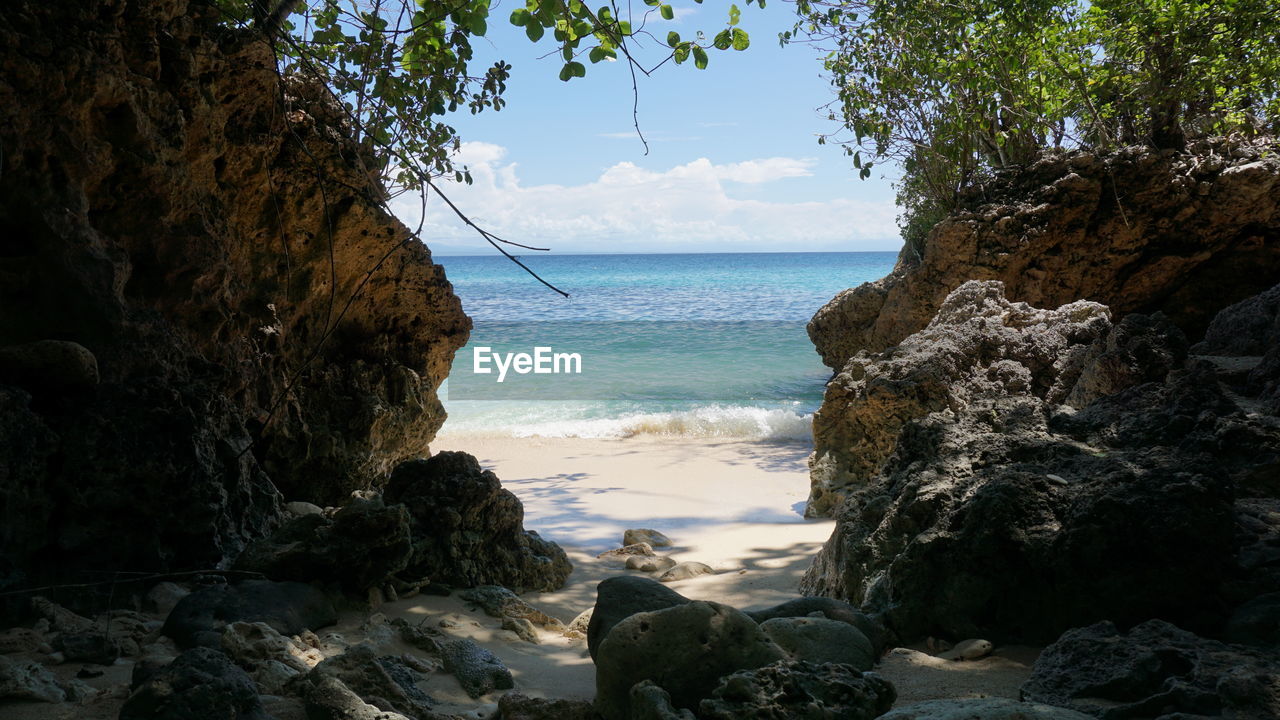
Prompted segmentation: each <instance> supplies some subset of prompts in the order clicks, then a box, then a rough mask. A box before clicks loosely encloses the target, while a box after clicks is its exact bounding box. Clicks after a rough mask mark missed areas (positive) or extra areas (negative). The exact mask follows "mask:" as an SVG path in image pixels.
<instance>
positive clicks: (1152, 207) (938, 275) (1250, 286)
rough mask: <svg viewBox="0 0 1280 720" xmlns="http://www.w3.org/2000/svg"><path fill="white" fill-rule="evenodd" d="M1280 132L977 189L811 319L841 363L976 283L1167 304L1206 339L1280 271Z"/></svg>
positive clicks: (1053, 168)
mask: <svg viewBox="0 0 1280 720" xmlns="http://www.w3.org/2000/svg"><path fill="white" fill-rule="evenodd" d="M1275 150H1276V147H1275V143H1274V141H1257V142H1256V143H1253V144H1241V143H1239V142H1230V143H1229V142H1226V141H1222V140H1214V141H1202V142H1199V143H1193V144H1192V145H1191V146H1190V147H1188V149H1187V150H1186V152H1184V153H1174V152H1172V151H1149V150H1143V149H1141V148H1127V149H1123V150H1120V151H1117V152H1115V153H1111V154H1105V155H1101V154H1092V153H1070V154H1063V155H1057V156H1052V157H1049V158H1046V159H1044V160H1041V161H1039V162H1037V163H1035V164H1034V165H1032V166H1030V167H1029V168H1025V169H1023V170H1020V171H1015V172H1010V173H1009V174H1008V175H1005V176H1002V177H997V178H996V179H995V180H993V181H991V182H989V183H987V184H984V185H982V186H980V187H977V188H974V189H972V190H971V191H970V192H969V193H968V194H967V195H966V196H965V197H963V198H962V199H961V207H960V209H959V210H958V211H957V212H955V213H954V214H953V215H952V216H951V217H949V218H947V219H946V220H944V221H942V222H941V223H939V224H938V225H937V226H936V227H935V228H934V229H933V231H932V233H930V235H929V238H928V241H927V243H926V246H925V249H924V253H923V256H922V257H920V258H915V257H910V258H908V257H905V256H904V257H903V258H902V259H901V260H900V261H899V266H898V268H897V270H896V271H895V272H894V273H893V274H891V275H890V276H888V277H887V278H884V279H882V280H880V281H877V282H874V283H865V284H863V285H861V286H859V287H856V288H851V289H849V290H846V291H844V292H842V293H840V294H839V295H837V296H836V297H835V298H833V299H832V300H831V302H829V303H827V305H825V306H824V307H823V308H822V309H820V310H819V311H818V312H817V314H815V315H814V317H813V320H812V321H811V322H810V323H809V337H810V338H811V339H812V340H813V343H814V345H815V346H816V347H817V350H818V353H819V354H820V355H821V356H822V359H823V362H825V363H826V364H827V365H828V366H829V367H830V368H831V369H832V370H834V371H836V372H839V371H840V370H843V369H844V365H845V362H846V361H847V360H848V359H849V358H851V357H853V356H854V355H855V354H856V353H857V352H859V351H862V350H865V351H868V352H873V353H875V352H880V351H881V350H883V349H885V348H886V347H889V346H890V345H895V344H897V343H899V342H901V341H902V340H903V339H904V338H906V337H907V336H908V335H911V334H912V333H914V332H917V331H919V330H922V329H923V328H924V327H925V326H926V325H928V324H929V321H930V320H932V319H933V316H934V314H935V313H936V312H937V310H938V307H939V306H940V305H941V304H942V301H943V300H944V299H945V298H946V297H947V295H948V294H950V293H951V291H952V290H955V289H956V288H957V287H959V286H960V285H961V284H962V283H964V282H965V281H968V280H999V281H1001V282H1003V283H1004V285H1005V292H1006V294H1007V296H1008V298H1009V299H1010V300H1014V301H1022V302H1027V303H1030V304H1031V305H1033V306H1035V307H1045V308H1053V307H1059V306H1061V305H1065V304H1067V303H1070V302H1074V301H1076V300H1092V301H1095V302H1100V303H1102V304H1104V305H1107V306H1108V307H1110V308H1111V311H1112V313H1113V314H1114V315H1115V316H1116V318H1117V319H1118V318H1120V317H1123V316H1124V315H1127V314H1129V313H1131V312H1141V313H1148V314H1150V313H1153V312H1155V311H1160V312H1162V313H1164V314H1165V315H1167V316H1168V317H1169V318H1171V319H1172V320H1173V321H1174V323H1175V324H1176V325H1177V326H1178V327H1179V328H1180V329H1182V331H1183V332H1185V333H1186V334H1187V336H1188V337H1191V338H1197V337H1199V336H1200V335H1201V334H1202V333H1203V332H1204V330H1205V327H1206V326H1207V324H1208V322H1209V320H1211V319H1212V318H1213V316H1214V313H1216V312H1217V311H1218V310H1220V309H1222V308H1223V307H1225V306H1226V305H1228V304H1230V303H1232V302H1235V301H1237V300H1240V299H1242V298H1246V297H1249V296H1251V295H1255V294H1257V293H1259V292H1262V291H1263V290H1265V289H1267V288H1269V287H1271V286H1272V285H1274V284H1275V282H1276V280H1277V279H1280V158H1277V157H1276V152H1275Z"/></svg>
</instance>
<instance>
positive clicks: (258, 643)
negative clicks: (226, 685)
mask: <svg viewBox="0 0 1280 720" xmlns="http://www.w3.org/2000/svg"><path fill="white" fill-rule="evenodd" d="M221 649H222V652H223V653H224V654H226V656H227V657H229V658H231V659H232V660H233V661H234V662H235V663H236V664H237V665H239V666H240V667H242V668H244V669H245V670H247V671H248V672H249V673H250V674H252V675H253V676H254V679H255V680H258V682H259V684H262V682H263V679H262V678H261V677H259V676H258V670H259V669H261V668H264V667H265V668H266V670H265V673H266V674H269V675H271V676H272V677H278V676H279V675H280V672H279V668H277V667H276V665H280V666H283V667H284V668H286V669H288V670H291V671H292V673H291V675H299V674H302V673H307V672H310V671H311V668H313V667H315V666H316V665H318V664H320V661H321V660H323V659H324V655H322V654H321V653H320V651H319V650H317V649H315V648H312V647H307V646H305V645H303V644H302V643H299V642H298V641H296V640H294V639H292V638H288V637H285V636H283V635H281V634H280V633H278V632H276V631H275V629H274V628H272V627H271V626H270V625H268V624H266V623H261V622H254V623H248V622H233V623H230V624H228V625H227V627H226V629H225V630H223V631H222V642H221ZM268 666H269V667H268Z"/></svg>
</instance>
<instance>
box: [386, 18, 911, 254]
mask: <svg viewBox="0 0 1280 720" xmlns="http://www.w3.org/2000/svg"><path fill="white" fill-rule="evenodd" d="M672 4H673V6H674V7H675V8H676V19H675V20H674V21H664V20H662V19H661V18H660V17H658V15H657V14H656V13H654V14H652V16H651V17H650V19H649V20H648V29H649V30H651V31H653V33H654V35H656V36H658V37H665V36H666V34H667V32H668V31H669V30H675V31H676V32H679V33H680V34H681V35H682V36H684V37H685V38H688V37H690V36H692V35H693V33H694V32H695V31H696V30H699V29H701V30H703V31H705V32H707V33H708V35H714V34H715V33H716V32H718V31H719V30H720V29H721V28H723V27H724V23H725V17H726V16H727V12H728V10H727V9H728V6H729V3H728V2H717V1H714V0H708V1H707V2H705V3H703V4H702V5H697V4H694V3H693V2H692V0H677V2H674V3H672ZM739 6H740V7H741V9H742V22H741V25H740V26H741V27H743V28H744V29H746V30H747V31H748V32H749V33H750V34H751V41H752V42H751V47H750V48H749V49H747V50H746V51H744V52H734V51H724V52H712V53H711V62H710V64H709V66H708V68H707V69H706V70H701V71H700V70H697V69H695V68H694V67H693V64H692V62H689V63H686V64H685V65H683V66H675V65H674V64H672V63H668V64H667V65H666V66H664V67H663V68H661V69H659V70H658V71H657V72H656V73H655V74H654V75H653V76H652V77H648V78H646V77H643V76H641V77H640V78H639V82H640V88H639V90H640V118H639V119H640V126H641V128H642V129H643V131H644V133H645V136H646V138H647V139H648V140H649V154H648V155H647V156H646V155H645V154H644V146H643V145H642V144H641V143H640V140H639V139H638V138H637V137H636V135H635V131H634V128H633V127H632V117H631V110H632V90H631V78H630V75H629V73H628V72H627V68H626V66H625V64H624V63H622V62H617V63H609V62H603V63H600V64H598V65H588V68H587V77H585V78H577V79H574V80H572V81H571V82H568V83H565V82H561V81H560V80H559V79H558V77H557V74H558V72H559V69H560V66H561V60H560V58H559V53H558V52H554V51H555V50H556V48H555V46H554V45H553V44H552V43H551V42H550V40H551V37H550V34H548V35H547V36H546V37H545V38H544V39H543V41H542V42H540V43H538V44H536V45H535V44H533V43H530V42H529V41H528V39H527V38H525V37H524V33H523V30H522V29H521V28H516V27H512V26H511V25H510V24H509V23H508V21H507V17H508V16H509V15H510V13H511V10H512V9H513V8H515V7H523V3H521V2H519V0H503V1H502V2H500V3H498V4H496V5H495V6H494V7H493V9H492V11H491V14H490V23H489V35H488V37H486V38H482V39H480V40H479V41H478V42H477V43H476V53H477V58H476V61H475V62H476V65H475V67H476V68H483V67H486V66H488V65H489V64H491V63H492V62H493V61H494V60H497V59H499V58H501V59H503V60H505V61H506V62H508V63H510V64H511V65H512V66H513V69H512V71H511V79H510V82H509V83H508V90H507V93H506V99H507V103H508V105H507V107H506V108H504V109H503V110H502V111H500V112H496V113H495V112H490V111H486V112H484V113H481V114H480V115H475V116H473V115H469V114H466V113H461V114H456V115H453V116H451V117H450V118H449V122H450V123H451V124H453V125H454V126H455V127H456V128H457V129H458V130H459V132H460V134H461V135H462V138H463V140H464V141H465V145H464V147H463V150H462V153H461V159H462V160H463V161H464V162H465V163H467V165H468V166H469V167H470V168H471V170H472V174H473V177H474V180H475V182H474V184H473V185H472V186H459V185H453V184H446V185H445V186H444V187H445V189H446V192H448V193H449V195H450V197H451V198H452V199H453V200H454V202H456V203H457V204H458V205H459V206H460V207H461V208H462V210H463V211H464V212H467V213H468V214H469V215H471V216H472V218H473V219H475V220H476V221H477V222H480V223H482V224H483V225H484V226H485V227H486V228H488V229H492V230H493V231H494V232H496V233H498V234H499V235H501V236H503V237H506V238H508V239H510V240H515V241H518V242H527V243H532V244H545V245H548V246H550V247H552V248H553V250H555V251H556V252H571V253H580V252H733V251H813V250H896V249H897V248H898V247H899V246H900V245H901V242H900V240H899V239H898V237H897V230H896V228H895V226H894V223H893V218H894V216H895V215H896V210H895V208H894V207H893V191H892V188H891V187H890V183H891V181H892V180H893V179H894V177H895V176H894V174H893V173H894V170H893V169H892V168H887V169H885V170H884V171H883V172H881V171H880V169H877V171H876V172H875V173H874V175H873V176H872V178H871V179H869V180H864V181H860V180H858V179H857V176H856V173H855V172H854V170H853V169H852V167H851V164H850V162H849V159H848V158H847V157H845V156H844V154H843V153H842V152H841V151H840V150H839V148H837V147H832V146H820V145H818V144H817V141H816V134H817V133H819V132H821V131H824V130H830V129H832V123H831V122H830V121H829V120H827V119H826V111H825V110H820V109H819V107H820V106H822V105H824V104H825V103H827V102H829V101H830V99H831V98H832V91H831V88H830V86H829V84H828V82H827V81H826V80H825V79H823V78H822V77H821V76H820V72H821V61H820V57H819V53H818V51H817V50H815V49H814V48H811V47H808V46H804V45H792V46H788V47H785V48H780V47H779V46H778V41H777V35H778V32H779V31H781V30H786V29H789V28H790V27H791V24H792V22H793V17H794V6H792V5H791V4H788V3H784V2H779V1H778V0H775V2H774V3H772V4H770V5H769V6H768V7H766V8H765V9H764V10H761V9H759V8H758V7H756V6H754V5H752V6H750V7H748V6H746V5H745V2H739ZM633 7H634V8H635V12H636V13H637V17H638V15H639V13H640V12H641V10H642V9H643V10H648V9H649V8H647V7H646V6H644V5H643V4H642V3H639V2H636V3H634V5H633ZM624 17H625V16H624ZM637 24H638V23H637ZM663 50H664V49H663V48H662V47H661V46H660V45H659V44H658V43H656V42H652V41H650V42H648V43H647V47H646V48H644V49H643V50H641V51H640V53H641V56H642V57H647V58H649V59H651V60H652V61H653V62H656V61H657V60H660V59H661V58H662V57H663V56H664V55H665V53H664V52H663ZM547 53H552V55H551V57H546V58H543V57H542V56H544V55H546V54H547ZM429 205H430V209H429V211H428V216H427V219H426V223H425V225H424V230H423V238H424V239H425V240H426V241H427V244H428V245H429V246H430V247H431V248H432V250H433V252H435V253H437V254H442V255H444V254H483V253H486V252H489V251H490V250H488V246H487V244H485V243H484V241H483V240H481V239H480V238H479V237H477V236H476V235H475V234H474V232H473V231H471V230H469V229H467V228H466V227H464V226H463V225H462V224H461V223H460V222H458V221H457V220H456V218H454V217H453V216H452V215H451V214H449V213H448V212H447V210H446V209H445V208H444V206H443V204H442V203H440V202H439V201H438V200H434V201H432V202H431V203H430V204H429ZM394 206H395V207H396V211H397V214H399V215H400V216H401V218H402V219H403V220H405V221H406V222H407V223H408V224H410V226H416V224H417V220H418V211H419V208H418V203H417V201H416V198H415V199H413V200H409V199H404V200H403V201H401V202H398V203H396V204H395V205H394Z"/></svg>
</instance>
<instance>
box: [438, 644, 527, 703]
mask: <svg viewBox="0 0 1280 720" xmlns="http://www.w3.org/2000/svg"><path fill="white" fill-rule="evenodd" d="M440 659H441V660H442V661H443V662H444V669H445V672H449V673H453V675H454V677H456V678H457V679H458V684H459V685H461V686H462V689H463V690H464V691H466V693H467V694H468V695H470V696H471V697H473V698H478V697H480V696H481V695H487V694H489V693H491V692H493V691H494V690H509V689H511V688H513V687H515V680H513V679H512V678H511V671H510V670H508V669H507V666H506V665H503V664H502V661H501V660H499V659H498V656H497V655H494V654H493V653H491V652H489V651H488V650H487V649H485V648H482V647H480V646H479V645H477V644H476V643H475V642H474V641H471V640H466V639H462V640H449V641H448V642H443V643H440Z"/></svg>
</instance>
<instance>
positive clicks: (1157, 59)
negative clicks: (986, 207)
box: [782, 0, 1280, 244]
mask: <svg viewBox="0 0 1280 720" xmlns="http://www.w3.org/2000/svg"><path fill="white" fill-rule="evenodd" d="M796 10H797V12H798V14H799V20H798V22H797V24H796V26H795V28H794V30H793V31H790V32H787V33H784V34H783V37H782V40H783V42H800V41H803V42H811V43H814V44H817V45H818V46H820V47H822V48H823V49H825V50H826V51H827V52H828V54H827V55H826V59H825V68H826V71H827V73H828V74H829V77H830V80H831V84H832V86H833V88H834V91H835V96H836V97H835V101H834V102H833V104H832V106H831V116H830V117H831V119H832V120H834V121H836V122H837V123H838V126H839V128H840V130H839V131H837V132H835V133H832V134H829V135H826V136H823V138H822V140H821V141H823V142H827V141H830V142H837V143H840V144H842V145H843V146H844V147H845V150H846V152H847V153H848V154H849V155H851V156H852V158H853V163H854V166H855V167H856V168H857V169H858V170H859V171H860V173H861V175H862V176H863V177H867V176H868V175H870V172H871V167H872V166H874V165H876V164H878V163H883V162H886V161H895V162H897V163H899V164H900V165H901V167H902V168H903V170H904V172H905V175H904V177H903V179H902V180H901V182H900V183H899V186H898V189H899V204H900V205H901V206H902V207H903V209H904V215H903V217H902V218H901V219H900V225H901V226H902V228H903V231H904V235H906V239H907V240H908V243H909V244H910V243H912V242H917V243H918V242H920V241H921V240H922V233H924V232H927V231H928V229H929V228H930V227H931V226H932V224H933V222H934V221H935V220H936V219H937V218H938V217H940V216H941V215H943V214H945V213H946V212H947V211H949V210H950V209H951V208H952V206H953V203H954V201H955V198H956V195H957V193H958V192H959V191H960V190H961V189H963V188H964V187H965V186H967V185H969V184H971V183H973V182H975V181H976V180H978V179H979V178H981V177H982V176H983V175H984V173H985V172H987V171H989V170H991V169H993V168H1005V167H1011V166H1020V165H1024V164H1026V163H1028V162H1030V161H1031V160H1032V159H1034V158H1035V157H1037V156H1038V155H1039V154H1040V153H1041V152H1042V151H1043V150H1045V149H1047V148H1052V149H1056V148H1064V147H1093V148H1107V147H1114V146H1117V145H1131V144H1145V145H1149V146H1151V147H1155V148H1180V147H1182V146H1183V145H1184V144H1185V142H1186V140H1187V138H1188V137H1195V136H1206V135H1223V134H1232V133H1245V134H1251V133H1257V132H1267V131H1269V132H1274V131H1275V130H1276V128H1277V125H1278V124H1280V93H1278V92H1277V89H1278V88H1277V83H1278V82H1280V53H1277V52H1276V50H1275V48H1276V47H1280V8H1277V6H1276V3H1275V0H1094V2H1091V3H1086V2H1075V1H1062V0H796Z"/></svg>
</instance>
